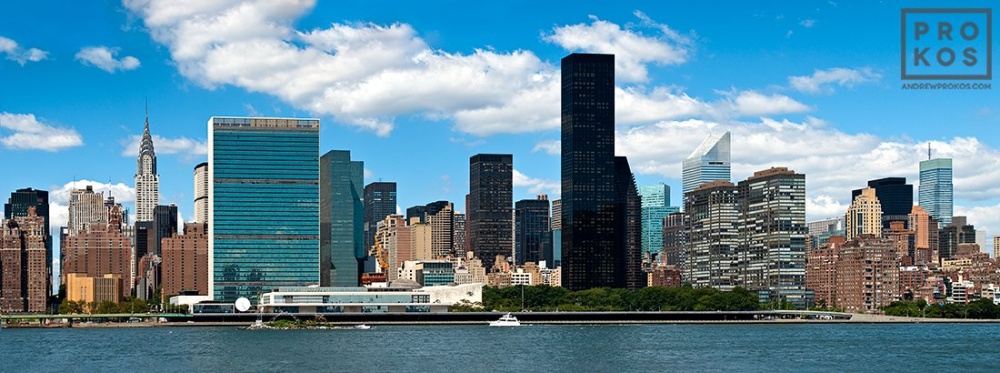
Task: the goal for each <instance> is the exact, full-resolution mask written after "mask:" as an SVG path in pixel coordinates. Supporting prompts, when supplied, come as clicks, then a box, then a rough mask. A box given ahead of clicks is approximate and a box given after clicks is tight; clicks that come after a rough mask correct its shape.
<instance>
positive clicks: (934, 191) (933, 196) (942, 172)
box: [917, 154, 954, 225]
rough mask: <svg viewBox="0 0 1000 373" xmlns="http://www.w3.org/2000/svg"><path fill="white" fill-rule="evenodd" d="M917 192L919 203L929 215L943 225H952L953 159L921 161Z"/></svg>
mask: <svg viewBox="0 0 1000 373" xmlns="http://www.w3.org/2000/svg"><path fill="white" fill-rule="evenodd" d="M928 155H929V154H928ZM917 191H918V195H917V202H918V203H919V204H920V206H921V207H923V208H924V210H926V211H927V214H929V215H930V216H931V217H933V218H934V219H937V220H938V221H939V222H941V224H943V225H948V224H949V223H951V216H952V214H953V210H952V204H953V202H954V186H953V185H952V168H951V158H934V159H928V160H926V161H921V162H920V186H919V187H918V188H917Z"/></svg>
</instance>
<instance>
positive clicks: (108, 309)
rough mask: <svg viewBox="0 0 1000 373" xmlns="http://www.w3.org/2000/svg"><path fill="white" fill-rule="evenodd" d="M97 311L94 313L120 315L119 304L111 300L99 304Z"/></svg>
mask: <svg viewBox="0 0 1000 373" xmlns="http://www.w3.org/2000/svg"><path fill="white" fill-rule="evenodd" d="M96 309H97V312H94V313H98V314H109V313H118V303H115V302H112V301H109V300H106V301H102V302H101V303H98V304H97V307H96Z"/></svg>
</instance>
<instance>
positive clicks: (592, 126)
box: [562, 53, 622, 291]
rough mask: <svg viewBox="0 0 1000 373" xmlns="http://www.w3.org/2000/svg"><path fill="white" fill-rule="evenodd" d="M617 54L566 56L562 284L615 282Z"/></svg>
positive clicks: (572, 287)
mask: <svg viewBox="0 0 1000 373" xmlns="http://www.w3.org/2000/svg"><path fill="white" fill-rule="evenodd" d="M616 197H617V193H616V188H615V56H614V55H602V54H575V53H574V54H571V55H569V56H566V57H564V58H563V59H562V203H563V205H562V227H563V230H562V266H563V268H562V277H563V278H562V285H563V286H564V287H566V288H568V289H569V290H574V291H575V290H582V289H590V288H596V287H604V286H615V285H616V281H615V271H616V268H615V267H616V264H617V263H622V261H621V260H620V259H619V260H616V255H615V252H614V251H615V248H616V245H615V226H616V224H615V204H616V200H617V198H616Z"/></svg>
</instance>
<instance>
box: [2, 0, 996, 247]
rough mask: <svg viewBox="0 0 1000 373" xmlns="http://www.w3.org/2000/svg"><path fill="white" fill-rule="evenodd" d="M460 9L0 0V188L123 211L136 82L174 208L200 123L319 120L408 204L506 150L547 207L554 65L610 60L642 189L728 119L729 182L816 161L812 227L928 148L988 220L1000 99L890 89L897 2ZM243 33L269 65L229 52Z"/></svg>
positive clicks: (966, 206)
mask: <svg viewBox="0 0 1000 373" xmlns="http://www.w3.org/2000/svg"><path fill="white" fill-rule="evenodd" d="M449 4H452V3H450V2H434V3H430V4H408V3H398V4H394V6H392V7H389V8H390V9H381V8H376V7H375V6H373V5H366V3H365V2H361V1H338V2H324V3H315V2H313V1H299V0H288V1H280V2H246V3H241V4H240V5H232V4H229V3H225V4H223V3H218V4H217V3H214V2H197V3H195V4H185V3H183V2H167V1H126V2H124V3H114V2H106V3H102V4H100V5H89V6H88V5H85V4H76V3H70V4H61V3H60V6H59V7H58V8H59V9H60V10H58V11H56V12H51V11H49V10H47V9H51V8H52V6H50V5H52V4H50V3H47V2H38V3H37V4H31V3H18V4H4V5H2V6H0V9H3V10H4V11H3V12H0V59H2V60H0V76H2V77H3V82H4V87H5V89H3V90H2V91H0V145H2V147H0V160H3V161H6V162H8V163H15V162H29V163H30V164H31V165H32V167H30V169H26V170H25V171H18V172H15V173H8V174H7V175H5V177H4V178H2V180H0V190H4V191H6V193H9V192H12V191H14V190H16V189H20V188H26V187H32V188H35V189H42V190H48V191H49V192H50V201H51V204H52V205H51V208H50V211H51V215H52V218H53V221H52V224H51V226H52V227H53V228H55V227H58V226H61V225H65V221H66V216H67V213H68V212H67V208H66V203H67V200H68V197H69V191H70V190H71V189H73V188H83V187H85V186H86V185H88V184H89V185H94V187H95V190H97V191H105V192H107V191H108V190H109V189H110V190H111V194H112V195H113V196H114V197H115V199H116V200H117V201H118V202H121V203H123V204H124V205H125V206H126V207H127V208H128V209H129V210H130V212H131V213H132V214H135V213H136V209H135V205H134V203H135V191H134V181H133V180H134V179H133V178H134V174H135V168H134V167H135V163H133V162H134V159H135V157H136V156H137V155H138V152H139V141H140V139H141V135H142V131H143V123H144V119H145V104H144V103H145V102H146V100H147V99H148V102H149V123H150V132H151V134H152V136H153V142H154V144H155V146H156V155H157V158H158V164H157V167H158V174H159V176H160V177H159V179H160V180H159V182H160V204H164V205H167V204H171V203H173V204H176V205H177V206H178V210H179V211H180V215H181V217H182V219H183V220H184V221H191V220H193V199H194V195H193V176H192V175H193V168H194V166H195V165H197V164H199V163H202V162H205V161H206V160H207V149H206V143H207V139H208V134H207V132H206V129H205V121H206V120H208V118H209V117H211V116H230V115H231V116H276V117H299V118H306V117H317V118H319V119H320V120H321V121H322V123H323V126H321V131H320V152H321V153H325V152H327V151H329V150H349V151H351V154H352V159H357V160H360V161H363V162H364V165H365V170H364V174H365V175H364V176H365V179H364V184H368V183H371V182H374V181H380V180H381V181H386V182H396V183H397V185H398V189H397V190H398V199H397V200H398V206H399V208H400V209H402V210H405V209H406V208H408V207H410V206H415V205H425V204H427V203H430V202H432V201H438V200H448V201H451V202H453V203H455V208H456V210H458V211H461V212H466V211H465V210H466V206H465V204H464V201H465V198H464V196H465V194H466V193H468V191H469V172H468V163H466V162H467V159H468V158H469V157H470V156H473V155H475V154H480V153H484V154H486V153H498V154H513V159H514V164H513V169H514V176H513V180H514V191H513V192H514V197H513V200H514V201H517V200H522V199H531V198H534V196H535V195H536V194H540V193H544V194H548V195H549V199H551V200H554V199H558V198H560V193H559V175H560V168H559V167H560V166H559V149H560V144H559V111H558V110H559V104H558V102H559V74H558V72H559V67H560V66H559V59H560V58H561V57H562V56H565V55H566V54H568V53H571V52H590V53H614V54H615V55H616V93H615V96H616V138H617V141H616V142H617V144H616V148H617V149H619V151H618V155H622V156H628V157H629V163H630V165H631V168H632V170H633V172H635V176H636V181H637V184H638V185H640V186H642V185H653V184H656V183H658V182H664V183H666V184H668V185H670V186H671V193H672V196H671V200H673V201H681V200H682V199H681V198H680V190H681V184H680V175H681V163H682V162H683V160H684V158H685V157H687V156H688V155H689V154H690V153H691V151H692V150H694V149H695V148H696V147H697V146H698V144H699V143H700V142H701V141H702V140H703V139H704V138H705V137H707V136H709V135H712V134H720V133H722V132H725V131H731V133H732V178H731V180H733V181H735V180H743V179H745V178H746V177H748V176H750V175H751V174H752V173H753V172H754V171H757V170H762V169H767V168H769V167H772V166H782V167H788V168H790V169H794V170H796V172H801V173H803V174H806V175H807V177H808V184H807V209H806V212H807V217H808V219H809V220H816V219H821V218H826V217H835V216H842V215H843V214H844V212H845V211H846V210H847V207H848V206H849V204H850V191H851V190H853V189H858V188H862V187H864V185H865V183H866V182H867V181H868V180H873V179H879V178H883V177H894V176H901V177H906V178H907V182H908V183H911V184H913V185H914V186H915V187H916V186H917V185H918V183H919V177H918V174H919V165H918V164H919V162H920V161H921V160H925V159H926V157H927V154H926V151H927V144H928V142H930V143H931V148H932V151H933V156H934V157H935V158H936V157H950V158H953V159H954V163H953V164H954V195H955V211H954V215H956V216H962V215H966V216H969V222H970V223H972V224H975V225H976V227H977V228H980V229H985V230H986V231H987V233H988V234H989V235H993V234H997V233H1000V167H998V165H1000V150H998V147H1000V135H998V134H996V133H995V132H996V131H992V128H994V127H993V126H996V125H997V124H1000V113H998V112H997V111H996V109H995V108H997V107H998V105H997V104H998V103H1000V102H998V98H997V96H996V95H995V94H992V91H990V90H986V91H957V90H952V91H905V90H901V89H900V83H901V81H900V80H899V26H900V25H899V10H900V7H901V6H900V5H899V4H895V3H892V4H878V5H876V4H864V5H862V4H848V3H842V2H841V3H836V2H828V1H818V2H803V3H793V4H785V5H783V6H780V7H779V6H774V5H754V4H730V3H726V6H727V7H728V8H729V9H728V10H727V11H726V12H724V14H720V13H719V12H715V11H714V9H713V8H715V7H718V5H719V4H718V3H705V4H659V3H657V2H640V3H636V4H630V5H629V6H628V7H624V6H621V5H615V4H610V5H609V4H603V3H601V2H583V3H582V5H581V6H579V7H578V8H577V9H572V10H567V9H562V8H560V7H559V6H558V4H542V5H535V4H532V3H528V2H510V3H502V4H487V5H482V4H479V5H464V6H463V7H449ZM529 4H530V5H531V6H532V7H533V8H532V9H533V11H529V12H526V11H524V9H526V7H527V6H528V5H529ZM452 5H453V4H452ZM908 6H909V5H908ZM913 6H932V4H930V3H927V4H923V3H917V4H913ZM953 6H963V7H964V6H968V7H983V6H989V3H986V2H961V3H957V4H954V5H953ZM452 8H460V9H461V10H454V9H452ZM439 13H440V14H439ZM195 14H198V16H195ZM511 19H514V20H516V21H514V22H510V20H511ZM38 20H45V22H38ZM247 24H255V25H268V26H269V27H246V25H247ZM207 25H210V27H209V26H207ZM247 50H255V51H259V53H261V54H266V55H267V56H269V58H257V59H241V60H240V61H238V62H234V61H233V60H232V59H231V58H227V56H232V55H234V54H241V53H245V51H247ZM74 181H76V182H74ZM109 183H110V184H111V185H110V186H109V185H108V184H109ZM915 189H916V188H915ZM106 195H107V194H106ZM675 204H676V203H675ZM131 220H132V221H134V217H133V218H132V219H131ZM982 249H983V250H984V251H988V250H989V248H988V247H983V248H982ZM989 251H992V250H989Z"/></svg>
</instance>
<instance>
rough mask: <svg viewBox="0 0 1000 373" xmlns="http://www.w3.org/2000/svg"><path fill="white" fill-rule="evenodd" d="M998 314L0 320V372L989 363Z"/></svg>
mask: <svg viewBox="0 0 1000 373" xmlns="http://www.w3.org/2000/svg"><path fill="white" fill-rule="evenodd" d="M998 363H1000V324H793V325H768V324H765V325H760V324H725V325H719V324H706V325H691V324H684V325H529V326H523V327H520V328H491V327H488V326H485V325H483V326H478V325H463V326H374V327H373V328H372V329H370V330H353V329H337V330H260V331H247V330H238V329H237V328H235V327H154V328H83V329H81V328H75V329H3V330H0V372H21V371H32V372H35V371H37V372H65V371H86V372H117V371H122V372H125V371H128V372H147V371H170V372H174V371H177V372H181V371H185V372H190V371H203V372H207V371H212V372H318V371H329V372H354V371H356V372H539V371H551V372H632V371H636V372H640V371H699V372H702V371H725V372H737V371H740V372H746V371H767V372H807V371H821V372H829V371H846V372H862V371H864V372H916V371H924V372H945V371H950V372H980V371H981V372H996V371H1000V364H998Z"/></svg>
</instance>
